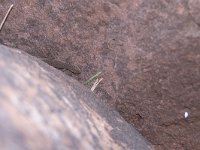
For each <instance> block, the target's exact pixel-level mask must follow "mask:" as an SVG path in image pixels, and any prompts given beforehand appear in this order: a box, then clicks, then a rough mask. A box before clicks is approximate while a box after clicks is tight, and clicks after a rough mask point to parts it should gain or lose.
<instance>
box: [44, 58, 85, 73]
mask: <svg viewBox="0 0 200 150" xmlns="http://www.w3.org/2000/svg"><path fill="white" fill-rule="evenodd" d="M41 60H43V61H44V62H46V63H47V64H49V65H50V66H53V67H55V68H57V69H61V70H62V69H66V70H69V71H70V72H72V73H74V74H80V73H81V71H80V69H79V68H78V67H76V66H74V65H72V64H71V63H69V62H67V61H66V62H62V61H60V60H57V59H49V58H41Z"/></svg>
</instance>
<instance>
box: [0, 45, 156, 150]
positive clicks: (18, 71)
mask: <svg viewBox="0 0 200 150" xmlns="http://www.w3.org/2000/svg"><path fill="white" fill-rule="evenodd" d="M0 70H1V72H0V89H1V90H0V122H1V123H0V133H1V136H0V147H1V149H4V150H33V149H35V150H44V149H47V150H51V149H61V150H64V149H73V150H78V149H79V150H81V149H87V150H89V149H91V150H93V149H99V150H101V149H122V150H124V149H135V150H141V149H144V150H149V149H152V148H151V145H150V144H149V143H148V142H147V141H146V140H145V139H144V138H143V137H142V136H141V135H140V134H139V133H138V132H137V131H136V130H135V129H134V128H133V127H131V126H130V125H129V124H128V123H127V122H125V121H124V120H123V119H122V117H121V116H120V115H119V114H118V113H117V112H115V111H113V110H109V109H108V108H107V107H106V106H105V104H103V103H102V102H99V100H97V99H96V98H95V97H94V95H93V93H92V92H89V91H88V90H87V89H85V87H83V86H82V85H81V84H79V83H78V82H77V81H75V80H74V79H72V78H71V77H69V76H66V75H64V74H63V73H62V72H60V71H58V70H56V69H54V68H52V67H50V66H48V65H47V64H45V63H44V62H41V61H40V60H38V59H35V58H33V57H31V56H29V55H27V54H24V53H22V52H21V51H18V50H13V49H11V48H8V47H5V46H1V45H0Z"/></svg>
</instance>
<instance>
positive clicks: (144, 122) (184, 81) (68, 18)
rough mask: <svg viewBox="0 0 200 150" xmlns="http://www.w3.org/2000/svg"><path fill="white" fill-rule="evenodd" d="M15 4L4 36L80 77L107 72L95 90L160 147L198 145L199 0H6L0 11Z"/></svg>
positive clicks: (3, 39)
mask: <svg viewBox="0 0 200 150" xmlns="http://www.w3.org/2000/svg"><path fill="white" fill-rule="evenodd" d="M11 3H14V4H15V6H14V9H13V11H12V12H11V14H10V16H9V18H8V20H7V22H6V24H5V26H4V28H3V30H2V32H1V34H0V43H2V44H5V45H8V46H11V47H16V48H19V49H21V50H23V51H26V52H28V53H30V54H31V55H34V56H37V57H49V58H52V57H55V58H57V59H59V60H67V61H68V62H70V63H73V64H74V65H75V66H77V67H79V68H80V69H81V74H80V75H72V76H73V77H74V78H76V79H77V80H79V81H80V82H82V81H84V80H86V79H88V78H89V77H91V76H92V75H94V74H95V73H96V72H98V71H102V72H103V78H104V79H103V81H102V82H101V84H100V85H99V86H98V88H97V89H96V90H95V93H96V95H97V96H99V97H100V99H101V100H102V101H104V102H106V103H107V104H108V105H109V106H110V107H113V108H115V109H116V110H117V111H118V112H119V113H120V114H121V115H122V116H123V117H124V118H125V119H126V120H127V121H128V122H129V123H131V124H132V125H134V126H135V127H136V128H137V130H138V131H140V133H141V134H142V135H143V136H145V137H146V138H147V139H148V140H149V141H151V143H152V144H153V145H155V147H156V149H161V150H162V149H170V150H173V149H197V148H199V147H200V143H199V141H200V140H199V139H200V133H199V132H197V131H199V130H200V129H199V126H200V122H199V119H198V118H199V114H200V111H199V110H200V103H199V97H200V65H199V64H200V50H199V48H200V26H199V14H200V13H199V12H200V10H199V6H200V5H199V0H148V1H146V0H123V1H122V0H121V1H120V0H95V1H94V0H69V1H66V0H60V1H57V0H51V1H45V0H3V1H2V0H1V3H0V17H1V18H2V17H3V14H4V13H5V11H6V10H7V9H8V8H9V5H10V4H11ZM90 86H91V85H90ZM90 86H88V87H90ZM186 111H187V112H189V117H188V120H187V121H186V120H185V119H184V112H186Z"/></svg>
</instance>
